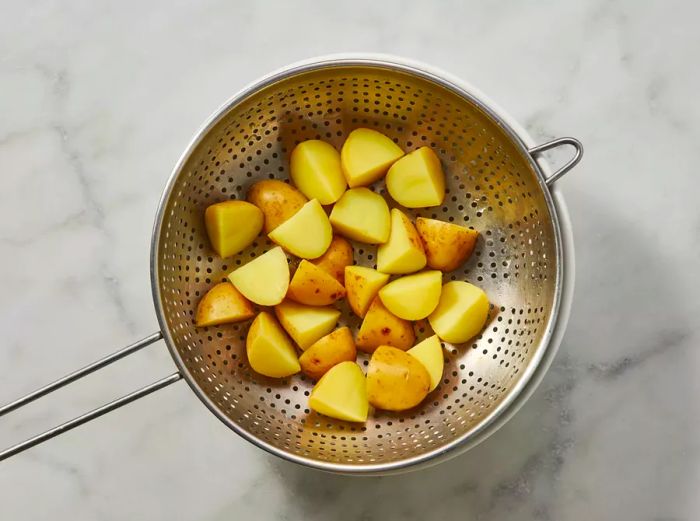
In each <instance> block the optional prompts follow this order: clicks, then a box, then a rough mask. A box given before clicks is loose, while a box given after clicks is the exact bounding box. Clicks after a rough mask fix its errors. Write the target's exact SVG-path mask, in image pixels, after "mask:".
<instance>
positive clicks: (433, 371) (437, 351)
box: [300, 335, 445, 392]
mask: <svg viewBox="0 0 700 521" xmlns="http://www.w3.org/2000/svg"><path fill="white" fill-rule="evenodd" d="M406 353H408V354H409V355H411V356H412V357H414V358H415V359H416V360H418V361H419V362H420V363H421V364H423V367H425V369H426V371H428V375H429V376H430V389H428V392H430V391H432V390H433V389H435V388H436V387H437V386H438V384H439V383H440V380H442V371H443V369H444V367H445V358H444V356H443V354H442V344H441V343H440V339H439V338H438V336H437V335H433V336H431V337H428V338H426V339H425V340H423V341H422V342H419V343H418V344H416V345H415V346H413V347H412V348H411V349H409V350H408V351H406ZM300 362H301V361H300ZM302 369H303V365H302Z"/></svg>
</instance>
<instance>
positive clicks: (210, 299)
mask: <svg viewBox="0 0 700 521" xmlns="http://www.w3.org/2000/svg"><path fill="white" fill-rule="evenodd" d="M254 316H255V309H254V308H253V304H251V303H250V301H249V300H248V299H247V298H245V297H244V296H243V295H241V294H240V293H239V291H238V290H237V289H236V288H235V287H234V286H233V284H231V283H230V282H221V283H219V284H217V285H216V286H214V287H213V288H211V289H210V290H209V291H207V292H206V294H205V295H204V296H203V297H202V300H200V301H199V305H198V306H197V314H196V315H195V323H196V324H197V327H204V326H216V325H219V324H230V323H233V322H241V321H242V320H248V319H249V318H253V317H254Z"/></svg>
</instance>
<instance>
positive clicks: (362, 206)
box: [330, 188, 391, 244]
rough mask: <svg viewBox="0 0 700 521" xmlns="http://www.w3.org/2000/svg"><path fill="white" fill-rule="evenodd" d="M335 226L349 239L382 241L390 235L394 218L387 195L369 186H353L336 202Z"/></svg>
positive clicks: (334, 211)
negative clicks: (385, 198) (380, 193)
mask: <svg viewBox="0 0 700 521" xmlns="http://www.w3.org/2000/svg"><path fill="white" fill-rule="evenodd" d="M330 221H331V224H332V225H333V229H334V230H336V231H337V232H338V233H340V234H341V235H344V236H345V237H347V238H348V239H354V240H356V241H360V242H366V243H368V244H381V243H383V242H386V240H387V239H388V238H389V230H390V228H391V217H390V215H389V206H387V204H386V201H385V200H384V198H383V197H382V196H381V195H379V194H375V193H374V192H373V191H372V190H370V189H368V188H353V189H351V190H348V191H347V192H345V193H344V194H343V196H342V197H341V198H340V199H339V200H338V202H337V203H335V206H333V210H332V211H331V216H330Z"/></svg>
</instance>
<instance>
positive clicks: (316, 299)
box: [287, 260, 345, 306]
mask: <svg viewBox="0 0 700 521" xmlns="http://www.w3.org/2000/svg"><path fill="white" fill-rule="evenodd" d="M343 297H345V287H344V286H343V285H342V284H341V283H340V282H338V281H337V280H336V279H335V278H334V277H333V276H332V275H331V274H330V273H327V272H325V271H323V270H322V269H321V268H319V267H318V266H316V265H315V264H312V263H310V262H309V261H307V260H302V261H301V262H300V263H299V267H297V271H296V272H295V273H294V276H293V277H292V281H291V282H290V283H289V289H288V290H287V298H289V299H291V300H293V301H294V302H299V304H306V305H308V306H327V305H329V304H333V302H335V301H336V300H340V299H341V298H343Z"/></svg>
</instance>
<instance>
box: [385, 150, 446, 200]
mask: <svg viewBox="0 0 700 521" xmlns="http://www.w3.org/2000/svg"><path fill="white" fill-rule="evenodd" d="M386 188H387V190H388V191H389V195H391V197H392V198H393V199H394V201H396V202H397V203H399V204H401V205H403V206H405V207H406V208H427V207H429V206H440V205H441V204H442V201H443V200H444V199H445V174H444V173H443V172H442V166H441V165H440V158H438V156H437V155H436V154H435V152H433V151H432V149H431V148H430V147H421V148H419V149H418V150H414V151H413V152H411V153H409V154H407V155H405V156H404V157H402V158H401V159H399V160H398V161H397V162H396V163H394V164H393V165H391V168H390V169H389V172H388V173H387V174H386Z"/></svg>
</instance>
